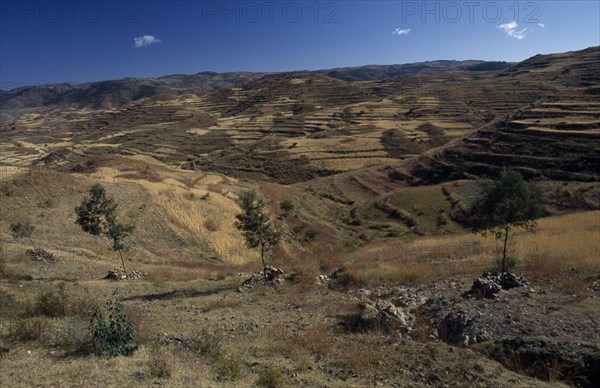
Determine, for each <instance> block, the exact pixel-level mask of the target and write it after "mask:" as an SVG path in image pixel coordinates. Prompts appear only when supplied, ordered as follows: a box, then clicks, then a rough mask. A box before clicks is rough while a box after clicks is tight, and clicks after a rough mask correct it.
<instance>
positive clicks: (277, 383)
mask: <svg viewBox="0 0 600 388" xmlns="http://www.w3.org/2000/svg"><path fill="white" fill-rule="evenodd" d="M256 385H258V386H259V387H265V388H281V387H283V386H284V381H283V373H282V372H281V369H280V368H277V367H273V366H270V367H268V368H267V369H266V370H265V371H263V372H261V373H260V374H259V375H258V379H257V380H256Z"/></svg>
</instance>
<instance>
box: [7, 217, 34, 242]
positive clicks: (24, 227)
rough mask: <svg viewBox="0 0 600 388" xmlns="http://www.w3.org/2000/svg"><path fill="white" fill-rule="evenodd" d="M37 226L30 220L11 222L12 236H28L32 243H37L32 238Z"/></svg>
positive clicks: (17, 237) (18, 237) (19, 237)
mask: <svg viewBox="0 0 600 388" xmlns="http://www.w3.org/2000/svg"><path fill="white" fill-rule="evenodd" d="M34 229H35V228H34V227H33V225H31V224H30V223H29V222H21V221H19V222H17V223H14V224H10V231H11V233H12V236H13V237H14V238H16V239H21V238H26V239H28V240H29V242H31V245H35V244H34V242H33V240H32V239H31V234H32V233H33V230H34Z"/></svg>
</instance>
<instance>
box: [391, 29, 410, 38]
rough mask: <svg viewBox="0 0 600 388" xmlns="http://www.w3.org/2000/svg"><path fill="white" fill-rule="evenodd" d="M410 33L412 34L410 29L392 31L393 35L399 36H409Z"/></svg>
mask: <svg viewBox="0 0 600 388" xmlns="http://www.w3.org/2000/svg"><path fill="white" fill-rule="evenodd" d="M409 32H410V28H407V29H405V30H403V29H401V28H396V29H395V30H394V31H392V35H398V36H402V35H408V33H409Z"/></svg>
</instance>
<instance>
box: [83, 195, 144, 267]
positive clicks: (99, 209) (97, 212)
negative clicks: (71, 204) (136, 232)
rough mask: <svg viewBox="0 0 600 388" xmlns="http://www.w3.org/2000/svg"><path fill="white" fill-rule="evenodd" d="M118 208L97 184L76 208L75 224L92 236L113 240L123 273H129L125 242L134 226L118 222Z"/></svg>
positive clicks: (113, 246)
mask: <svg viewBox="0 0 600 388" xmlns="http://www.w3.org/2000/svg"><path fill="white" fill-rule="evenodd" d="M117 206H118V205H117V203H116V202H115V200H114V199H113V198H111V197H109V196H107V195H106V190H104V187H103V186H102V185H101V184H100V183H96V184H94V185H93V186H92V187H90V191H89V195H88V196H87V197H86V198H84V199H83V200H82V201H81V204H80V205H79V206H77V207H75V213H76V214H77V219H76V220H75V223H76V224H77V225H79V226H81V229H82V230H83V231H84V232H86V233H89V234H91V235H92V236H100V235H104V236H106V237H108V238H109V239H111V240H112V243H113V244H112V250H113V251H117V252H119V256H120V257H121V263H122V264H123V271H125V272H127V271H126V269H125V260H124V259H123V253H122V250H123V249H124V248H125V245H124V244H123V240H124V239H125V238H126V237H127V236H128V235H129V234H130V233H131V231H132V230H133V225H131V224H123V223H121V222H119V221H118V220H117Z"/></svg>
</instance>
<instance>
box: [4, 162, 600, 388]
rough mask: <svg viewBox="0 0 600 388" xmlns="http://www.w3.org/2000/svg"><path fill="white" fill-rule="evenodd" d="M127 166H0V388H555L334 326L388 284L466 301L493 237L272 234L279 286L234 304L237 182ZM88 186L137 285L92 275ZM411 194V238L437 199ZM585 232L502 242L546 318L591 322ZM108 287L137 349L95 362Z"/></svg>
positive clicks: (591, 253)
mask: <svg viewBox="0 0 600 388" xmlns="http://www.w3.org/2000/svg"><path fill="white" fill-rule="evenodd" d="M141 165H143V166H144V169H143V170H142V169H135V168H134V166H135V165H132V166H129V167H128V169H129V170H127V169H125V168H124V167H122V168H121V170H117V169H116V168H114V167H108V166H107V167H101V168H98V169H97V170H96V171H95V172H94V173H92V174H90V175H85V174H66V173H60V172H56V171H53V170H46V169H40V168H37V169H31V170H29V169H20V170H19V171H15V170H14V169H6V173H5V174H3V179H2V182H0V183H1V184H2V196H1V197H0V201H1V202H0V204H1V206H2V209H3V212H2V218H1V219H0V233H1V234H0V237H1V239H2V240H1V241H2V245H1V247H2V255H1V257H2V262H1V270H2V275H1V276H2V278H1V280H0V303H2V305H1V306H2V316H1V318H2V319H1V324H0V350H1V351H2V353H1V356H0V357H1V358H0V384H1V385H2V386H31V385H36V384H39V382H41V381H43V382H44V384H45V385H50V386H72V385H79V386H82V385H85V386H123V385H126V386H147V385H151V384H161V385H167V386H231V387H243V386H253V385H259V386H275V387H283V386H314V387H319V386H328V387H329V386H334V387H335V386H338V387H347V386H355V387H362V386H368V385H381V386H398V385H400V386H406V385H410V386H427V385H432V384H433V385H436V384H445V385H450V386H464V385H465V384H469V385H476V386H477V385H485V386H490V385H494V386H507V387H508V386H546V385H547V386H560V385H561V383H560V380H561V378H560V376H559V375H558V374H557V375H556V376H555V377H554V378H550V379H545V380H546V381H542V380H539V379H534V378H533V377H529V376H527V371H526V370H525V369H524V370H519V367H518V365H515V366H514V367H510V366H507V364H505V363H504V362H501V363H500V362H499V361H496V360H494V359H493V358H486V357H481V354H482V353H481V352H483V350H476V349H475V350H473V349H469V348H460V347H458V348H456V347H452V346H449V345H447V344H445V343H444V342H441V341H439V340H432V339H431V338H430V337H429V336H428V334H427V333H428V331H429V330H430V329H432V328H433V327H429V326H428V324H427V323H425V321H418V322H422V323H420V324H419V325H421V326H418V325H417V326H416V328H415V331H414V332H413V334H411V335H408V336H407V335H400V336H399V335H396V334H393V333H387V332H383V331H377V330H375V331H366V332H362V331H359V332H355V331H353V330H351V329H349V328H348V326H347V325H348V322H351V319H352V318H351V317H353V316H354V314H356V311H357V309H358V306H359V305H360V303H359V302H360V299H361V297H360V296H359V295H362V294H364V293H365V292H367V291H368V292H371V293H374V294H377V293H378V292H382V291H381V290H386V289H388V288H389V287H401V288H403V289H406V290H412V291H411V292H415V293H416V294H417V295H421V296H419V297H424V298H433V297H434V295H435V293H436V292H439V291H441V290H446V291H448V290H456V291H453V292H458V291H461V290H462V291H466V290H467V289H468V288H469V286H470V283H471V282H472V280H473V279H475V278H476V277H477V276H479V275H480V274H481V273H482V272H484V271H487V270H490V269H493V268H494V267H495V266H496V257H497V244H496V241H495V240H494V239H493V238H483V237H479V236H476V235H472V234H469V233H468V232H467V231H464V230H462V229H457V230H455V231H454V232H453V233H452V234H450V235H437V236H418V235H406V236H405V237H396V238H377V239H374V240H372V241H370V242H368V243H366V244H362V245H361V246H360V247H359V248H358V249H344V248H343V244H340V243H339V242H337V243H336V242H335V241H338V240H341V241H343V240H344V239H345V238H348V237H347V236H349V235H347V233H346V232H341V231H338V232H337V234H334V235H333V236H337V237H336V238H337V240H336V239H334V240H331V243H329V244H325V243H322V244H318V243H310V242H309V243H306V242H300V241H299V240H297V239H295V238H294V235H293V234H290V235H289V236H288V238H287V239H286V240H287V241H286V243H285V244H284V245H283V247H281V248H278V249H277V250H276V254H275V255H274V257H273V258H272V260H271V262H272V264H273V265H275V266H277V267H281V268H283V269H284V270H285V271H286V272H287V273H292V274H294V276H293V277H292V278H291V280H288V281H287V282H286V283H284V284H283V285H281V286H279V287H275V288H273V287H269V286H257V287H255V288H254V289H252V290H250V291H248V292H244V293H239V292H237V291H236V290H237V287H238V286H239V285H240V284H241V283H242V281H243V280H245V279H246V277H247V276H248V273H249V272H252V271H254V270H256V269H257V268H258V267H259V260H258V257H257V256H256V253H254V252H251V251H248V250H247V248H245V247H244V246H243V244H242V240H241V236H240V235H239V233H238V232H237V231H236V230H235V229H234V228H233V226H232V225H233V221H234V214H235V213H236V212H237V211H238V208H237V205H236V202H235V198H236V197H237V193H239V192H240V190H244V189H245V188H246V187H247V183H244V184H242V183H240V182H238V181H235V180H233V179H231V178H227V177H223V176H220V175H216V174H214V175H207V174H205V175H202V174H199V173H194V172H187V171H183V172H182V171H177V170H172V169H169V168H166V167H161V166H160V165H155V166H149V167H146V164H141ZM98 180H99V181H101V182H103V183H104V184H105V185H106V187H107V190H108V191H109V193H111V194H112V195H114V197H115V198H116V199H117V201H118V202H119V203H120V211H121V214H122V215H123V217H125V218H126V219H131V220H133V221H134V222H135V223H136V225H137V229H136V231H135V232H134V234H133V236H132V237H131V238H130V239H129V240H130V244H132V245H130V246H128V248H127V250H126V260H127V263H128V266H129V267H130V268H131V269H135V270H137V271H143V272H145V273H146V274H147V277H146V278H144V279H142V280H124V281H112V280H105V279H102V277H103V276H104V275H105V274H106V272H107V271H108V270H109V269H111V268H113V267H115V266H117V264H118V259H117V256H116V254H115V253H114V252H111V251H109V250H108V243H107V241H104V240H102V239H100V238H93V237H90V236H87V235H85V234H84V233H83V232H81V231H80V230H78V228H77V225H75V224H74V222H73V220H74V213H73V208H74V206H75V205H76V204H77V203H78V202H79V201H80V200H81V198H82V197H83V195H84V193H85V191H86V190H87V188H88V187H89V186H90V185H91V183H92V182H94V181H98ZM260 188H261V191H262V192H263V193H264V194H265V195H266V196H267V198H268V199H269V200H270V201H271V202H270V208H271V209H272V212H273V213H274V214H279V210H278V206H277V204H278V203H280V202H281V201H282V200H283V199H286V198H293V199H294V203H296V204H297V206H298V208H297V210H296V211H295V213H297V214H291V215H288V216H287V218H285V219H284V221H285V222H287V223H288V224H289V225H294V223H297V222H299V221H298V220H299V219H305V220H311V219H312V220H317V221H319V222H321V223H322V226H321V228H324V227H325V226H327V227H329V228H335V222H334V221H333V220H332V219H329V220H328V219H327V217H326V216H323V215H321V219H320V220H319V219H316V218H310V217H311V216H312V217H314V216H315V215H316V213H311V212H317V211H318V209H319V206H327V203H329V202H330V200H328V199H326V198H321V197H319V196H316V195H314V194H310V193H307V192H305V191H294V190H295V189H293V188H285V187H283V186H279V185H275V184H265V185H263V186H260ZM419 190H421V191H419ZM423 190H424V191H423ZM459 191H460V190H459ZM463 191H464V190H463ZM427 193H429V194H427ZM206 194H209V195H208V196H207V197H205V196H206ZM306 195H313V197H308V199H309V200H310V198H312V201H313V203H312V204H310V205H306V206H303V205H302V203H301V202H299V201H301V200H302V198H305V199H306V197H302V196H306ZM399 195H400V194H399ZM203 198H204V199H203ZM319 198H320V199H319ZM423 198H425V202H426V203H429V204H430V206H431V208H426V207H423V208H422V209H419V212H423V216H422V218H423V220H424V221H423V224H426V223H427V220H429V218H428V217H430V216H429V215H430V214H434V213H436V212H437V211H438V208H437V207H436V206H437V205H435V203H436V201H435V200H433V199H435V198H437V200H439V201H442V202H443V201H445V200H446V199H445V196H444V194H443V191H442V189H441V187H439V186H438V187H435V188H424V189H418V188H417V189H411V190H407V191H406V192H405V193H404V194H402V196H398V197H396V198H394V199H393V200H395V201H397V204H398V205H401V204H404V205H406V206H409V208H410V209H409V208H407V209H409V210H411V211H415V210H414V209H412V207H413V206H415V205H414V204H413V202H415V201H417V202H418V201H419V200H423ZM319 201H325V202H324V203H323V204H320V203H319ZM411 201H412V202H411ZM311 214H312V215H311ZM419 214H421V213H419ZM599 219H600V212H598V211H592V212H582V213H572V214H567V215H561V216H555V217H550V218H545V219H542V220H540V222H539V227H538V231H537V233H536V234H527V233H519V234H518V235H516V237H515V240H514V242H513V243H512V245H511V248H510V249H511V252H512V253H514V255H516V256H517V257H518V258H519V260H518V262H517V266H516V269H515V271H516V272H517V273H519V274H522V275H525V276H527V278H528V279H529V280H530V282H531V284H532V285H533V287H540V288H544V289H546V287H547V286H546V285H547V284H552V285H554V284H555V286H551V287H550V288H548V289H547V292H548V294H549V295H563V294H564V295H571V294H572V295H574V296H573V298H575V299H569V300H568V301H564V300H562V299H559V298H558V296H556V297H554V296H553V298H557V299H552V300H554V301H555V303H558V305H559V306H560V308H561V309H563V310H562V311H563V313H564V314H577V316H581V315H586V316H588V317H590V319H599V318H600V316H598V311H600V306H599V305H598V302H597V301H598V299H597V296H596V295H597V291H594V290H593V288H590V287H591V286H590V285H591V282H593V280H594V279H597V278H598V277H599V276H600V267H599V264H598V260H597V257H598V252H599V249H600V241H599V239H598V232H599V229H598V228H599V226H600V223H599ZM17 220H28V221H30V222H31V223H32V224H33V225H35V228H36V229H35V231H34V233H33V235H32V237H33V240H34V242H35V244H36V245H37V246H40V247H43V248H44V249H47V250H49V251H52V252H53V253H55V254H56V255H57V256H58V258H59V259H58V261H57V262H55V263H50V262H46V261H32V260H30V259H29V258H27V256H26V255H25V254H24V250H25V248H27V247H28V246H29V245H30V244H29V242H26V241H17V240H15V239H14V238H12V236H10V233H9V229H8V226H9V224H10V223H12V222H16V221H17ZM327 233H328V232H327V229H323V235H322V236H320V237H318V238H319V240H318V241H322V242H325V241H327V239H328V238H331V235H328V234H327ZM329 233H331V232H329ZM213 256H214V257H215V258H212V257H213ZM342 267H343V268H346V270H347V274H348V275H347V279H348V282H347V284H346V286H345V288H343V289H329V288H327V287H325V286H322V285H317V284H316V283H315V278H316V276H318V275H322V274H330V273H331V272H333V271H334V270H336V269H338V268H342ZM238 274H243V275H242V276H238ZM114 290H118V291H119V293H120V294H121V295H122V296H123V299H124V303H125V305H126V308H127V311H128V316H129V317H130V319H131V320H132V321H133V322H135V323H136V325H137V327H138V329H139V334H138V341H139V344H140V348H139V350H138V351H137V352H136V353H135V354H134V355H133V356H131V357H125V356H121V357H117V358H107V357H105V356H99V355H97V354H96V353H94V351H93V349H92V348H90V344H89V332H88V324H89V316H88V314H89V312H90V309H91V308H92V307H93V306H96V305H102V304H103V303H104V302H105V301H106V300H107V298H108V297H109V296H110V294H111V293H112V292H113V291H114ZM360 290H362V291H360ZM365 290H367V291H365ZM378 290H379V291H378ZM425 290H433V291H431V292H432V293H433V294H430V293H429V292H430V291H425ZM435 290H438V291H435ZM359 291H360V292H359ZM446 291H443V292H446ZM421 293H423V294H421ZM565 293H566V294H565ZM449 295H453V293H452V292H450V293H449ZM451 297H453V298H459V299H460V297H459V296H451ZM186 338H191V339H192V340H191V344H190V343H187V342H185V341H186Z"/></svg>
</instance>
